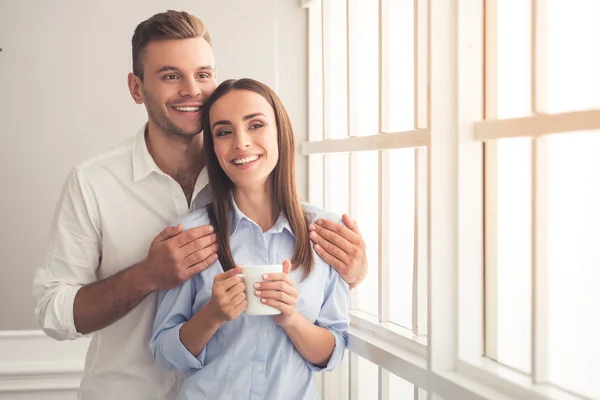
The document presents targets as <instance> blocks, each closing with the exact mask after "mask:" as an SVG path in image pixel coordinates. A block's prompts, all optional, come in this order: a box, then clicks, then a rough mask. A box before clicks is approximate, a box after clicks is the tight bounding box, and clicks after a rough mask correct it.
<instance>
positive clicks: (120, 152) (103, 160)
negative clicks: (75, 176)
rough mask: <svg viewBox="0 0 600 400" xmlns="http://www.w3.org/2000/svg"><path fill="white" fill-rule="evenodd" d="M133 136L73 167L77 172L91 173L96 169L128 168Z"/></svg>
mask: <svg viewBox="0 0 600 400" xmlns="http://www.w3.org/2000/svg"><path fill="white" fill-rule="evenodd" d="M134 142H135V136H132V137H130V138H128V139H126V140H124V141H122V142H120V143H118V144H116V145H113V146H111V147H109V148H108V149H106V150H104V151H102V152H100V153H97V154H95V155H93V156H91V157H88V158H86V159H85V160H83V161H81V162H80V163H79V164H77V165H76V166H75V168H74V169H75V170H76V171H78V172H86V173H93V172H94V171H95V170H98V169H102V170H105V169H107V168H108V169H113V168H115V167H117V168H118V167H119V166H130V165H131V158H132V149H133V145H134Z"/></svg>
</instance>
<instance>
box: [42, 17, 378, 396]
mask: <svg viewBox="0 0 600 400" xmlns="http://www.w3.org/2000/svg"><path fill="white" fill-rule="evenodd" d="M132 55H133V73H131V74H129V77H128V85H129V89H130V92H131V96H132V97H133V99H134V100H135V102H136V103H138V104H144V105H145V107H146V110H147V113H148V122H147V124H146V125H145V126H144V127H143V128H142V129H141V130H140V131H139V132H138V134H137V135H136V136H135V137H133V138H132V139H130V140H128V141H127V142H125V143H123V144H121V145H120V146H118V147H116V148H114V149H112V150H110V151H108V152H105V153H103V154H100V155H98V156H96V157H94V158H92V159H90V160H88V161H85V162H84V163H82V164H81V165H79V166H78V167H76V168H74V169H73V171H72V172H71V174H70V175H69V177H68V179H67V182H66V184H65V188H64V190H63V193H62V195H61V198H60V200H59V203H58V207H57V210H56V213H55V218H54V221H53V224H52V229H51V233H50V240H49V247H48V251H47V256H46V260H45V263H44V265H43V266H42V267H40V268H38V270H37V271H36V277H35V280H34V294H35V295H36V297H37V306H36V314H37V316H38V319H39V323H40V325H41V327H42V329H43V330H44V332H46V333H47V334H48V335H49V336H51V337H53V338H55V339H58V340H65V339H76V338H78V337H80V336H82V335H85V334H90V333H93V335H92V340H91V343H90V348H89V350H88V354H87V357H86V362H85V371H84V376H83V379H82V382H81V386H80V397H79V398H80V399H83V400H95V399H128V400H136V399H140V400H142V399H143V400H148V399H161V400H162V399H171V398H175V397H176V395H177V389H178V384H179V378H180V375H179V373H177V372H174V371H166V370H163V369H161V368H160V367H158V366H157V365H156V364H154V362H153V361H152V357H151V355H150V351H149V348H148V342H149V339H150V335H151V329H152V322H153V318H154V313H155V310H156V301H157V298H156V291H158V290H162V289H169V288H172V287H175V286H177V285H179V284H180V283H182V282H184V281H186V280H187V279H189V278H190V277H191V276H193V275H194V274H197V273H200V272H202V271H203V270H204V269H206V268H207V267H208V266H210V265H211V264H212V263H213V262H214V261H215V260H216V258H217V256H216V251H217V246H216V238H215V235H214V233H212V232H213V229H212V227H210V226H203V227H200V228H196V229H192V230H189V231H186V232H182V229H181V226H178V227H167V228H164V227H165V226H166V225H168V224H169V222H171V221H173V220H175V219H176V218H178V217H180V216H182V215H184V214H186V213H188V212H189V211H190V210H193V209H195V208H198V207H201V206H204V205H206V204H207V203H208V202H210V192H209V188H208V186H207V184H208V176H207V175H208V174H207V173H206V170H205V169H204V166H205V160H204V155H203V151H202V147H201V146H202V143H201V136H202V135H199V133H200V132H201V130H202V129H201V126H200V115H201V112H202V104H203V101H204V100H205V99H206V98H207V97H208V96H210V94H211V93H212V92H213V91H214V89H215V87H216V75H215V56H214V53H213V50H212V46H211V38H210V35H209V34H208V31H207V30H206V28H205V27H204V25H203V23H202V22H201V21H200V20H199V19H197V18H195V17H194V16H192V15H189V14H187V13H184V12H174V11H169V12H166V13H162V14H157V15H155V16H153V17H152V18H150V19H148V20H146V21H144V22H142V23H141V24H139V25H138V26H137V28H136V30H135V32H134V35H133V39H132ZM344 223H345V224H346V225H347V227H345V226H343V225H339V224H336V223H333V222H331V221H320V224H317V225H316V226H311V228H310V229H311V231H313V232H311V238H312V239H313V241H314V242H315V251H317V253H318V254H319V255H320V256H321V257H322V258H323V259H324V260H325V261H327V262H328V263H330V264H331V265H333V266H334V267H335V268H336V269H337V270H338V271H339V272H340V274H341V275H342V276H343V277H344V279H345V280H346V281H347V282H349V283H350V284H351V286H355V285H357V284H358V283H359V282H360V281H361V280H362V279H363V278H364V276H365V274H366V260H365V246H364V242H363V240H362V238H361V236H360V233H359V232H358V229H357V228H356V226H355V225H354V223H353V222H352V221H351V220H349V218H348V217H347V216H345V217H344ZM163 228H164V229H163ZM161 229H162V231H160V230H161ZM159 231H160V233H158V235H156V233H157V232H159ZM155 235H156V236H155Z"/></svg>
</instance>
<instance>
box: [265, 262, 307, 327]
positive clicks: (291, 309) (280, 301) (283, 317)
mask: <svg viewBox="0 0 600 400" xmlns="http://www.w3.org/2000/svg"><path fill="white" fill-rule="evenodd" d="M291 269H292V263H291V262H290V260H285V261H284V262H283V272H282V273H276V274H268V275H263V279H264V280H265V281H264V282H259V283H257V284H255V285H254V289H255V292H254V294H255V295H256V296H258V297H260V301H261V302H262V303H263V304H266V305H269V306H271V307H273V308H276V309H278V310H279V311H281V314H279V315H276V316H275V322H277V324H278V325H281V326H285V325H290V324H292V323H293V322H294V319H295V318H296V316H297V313H296V299H298V291H297V290H296V283H295V282H294V280H293V279H292V278H290V276H289V273H290V270H291Z"/></svg>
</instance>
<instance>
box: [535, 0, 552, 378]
mask: <svg viewBox="0 0 600 400" xmlns="http://www.w3.org/2000/svg"><path fill="white" fill-rule="evenodd" d="M545 3H546V2H545V1H542V0H532V1H531V41H532V43H531V51H532V54H531V60H532V62H531V83H532V85H531V102H532V104H531V108H532V111H533V113H534V114H539V113H544V112H545V111H546V98H547V97H546V48H547V47H546V4H545ZM545 144H546V137H539V138H533V139H532V146H531V151H532V154H531V160H532V168H531V171H532V190H533V193H532V196H531V200H532V204H531V206H532V210H531V216H532V229H531V233H532V238H531V239H532V243H531V244H532V247H531V249H532V251H531V255H532V274H533V275H532V280H531V282H532V300H533V301H532V329H531V332H532V339H531V349H532V354H531V356H532V358H531V374H532V379H533V382H534V383H546V381H547V377H548V350H549V348H548V269H547V268H548V264H547V262H546V255H547V250H546V242H547V226H546V225H547V224H546V222H547V215H548V214H547V207H546V199H547V190H546V179H547V176H546V172H547V171H546V147H545Z"/></svg>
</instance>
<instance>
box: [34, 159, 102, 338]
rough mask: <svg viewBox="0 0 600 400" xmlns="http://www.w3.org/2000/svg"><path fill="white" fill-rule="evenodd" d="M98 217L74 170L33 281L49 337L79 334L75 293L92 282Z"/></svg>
mask: <svg viewBox="0 0 600 400" xmlns="http://www.w3.org/2000/svg"><path fill="white" fill-rule="evenodd" d="M98 215H99V213H98V208H97V204H96V201H95V197H94V194H93V192H92V190H91V189H90V187H89V185H88V184H87V182H86V178H85V176H84V175H83V173H82V172H81V171H79V170H77V169H75V170H73V171H72V173H71V174H70V175H69V177H68V179H67V181H66V184H65V185H64V188H63V191H62V193H61V196H60V200H59V201H58V204H57V207H56V211H55V214H54V219H53V221H52V224H51V228H50V234H49V238H48V245H47V250H46V258H45V262H44V263H43V264H42V265H41V266H40V267H38V268H37V270H36V272H35V277H34V280H33V295H34V297H35V299H36V307H35V314H36V316H37V319H38V323H39V325H40V327H41V328H42V330H43V331H44V332H45V333H46V334H47V335H48V336H50V337H52V338H54V339H57V340H73V339H77V338H79V337H81V336H83V335H82V334H80V333H79V332H77V329H76V328H75V321H74V317H73V304H74V303H75V296H76V295H77V292H78V291H79V289H80V288H81V287H82V286H84V285H86V284H89V283H92V282H94V281H96V269H97V268H98V266H99V263H100V254H101V234H100V229H99V228H98V226H99V225H100V224H99V222H98Z"/></svg>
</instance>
